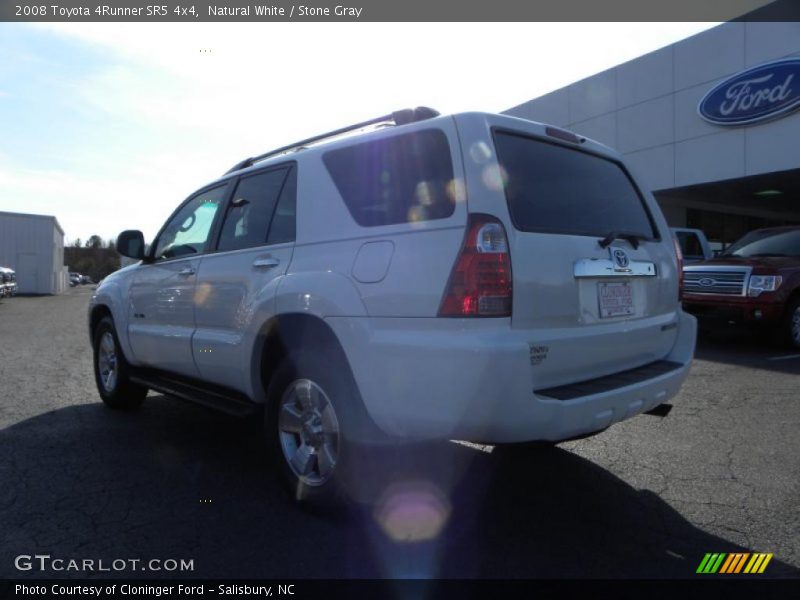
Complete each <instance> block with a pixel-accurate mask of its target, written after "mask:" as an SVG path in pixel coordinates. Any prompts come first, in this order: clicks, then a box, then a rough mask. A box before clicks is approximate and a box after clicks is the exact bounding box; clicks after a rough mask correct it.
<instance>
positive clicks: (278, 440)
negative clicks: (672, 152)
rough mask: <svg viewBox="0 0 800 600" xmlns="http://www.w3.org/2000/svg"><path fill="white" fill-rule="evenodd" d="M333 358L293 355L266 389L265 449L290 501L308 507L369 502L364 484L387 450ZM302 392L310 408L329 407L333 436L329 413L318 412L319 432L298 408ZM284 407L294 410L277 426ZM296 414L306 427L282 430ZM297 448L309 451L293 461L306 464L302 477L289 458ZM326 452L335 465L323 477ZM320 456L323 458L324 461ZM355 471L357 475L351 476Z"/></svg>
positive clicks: (344, 370) (318, 354)
mask: <svg viewBox="0 0 800 600" xmlns="http://www.w3.org/2000/svg"><path fill="white" fill-rule="evenodd" d="M335 356H337V353H336V352H326V351H324V350H319V351H317V352H310V351H297V352H293V353H291V354H290V355H289V356H288V357H286V358H285V359H284V360H283V361H282V362H281V364H280V366H279V367H278V369H277V370H276V371H275V373H274V374H273V376H272V378H271V380H270V382H269V386H268V390H267V407H266V410H265V411H264V417H265V421H264V431H265V437H266V443H267V446H268V450H269V452H270V455H271V457H272V459H273V462H274V463H275V465H276V467H277V469H278V471H279V472H280V475H281V479H282V481H283V483H284V484H285V486H286V489H287V491H288V492H289V494H290V495H291V497H292V498H293V499H294V500H295V501H297V502H298V503H299V504H301V505H302V506H304V507H307V508H337V509H338V508H344V507H347V506H353V505H357V504H362V503H364V502H369V499H370V492H371V490H366V489H364V486H365V484H367V485H368V484H369V482H370V480H371V478H370V476H369V472H370V471H371V468H370V467H371V465H370V462H371V458H373V457H374V456H375V455H376V452H381V451H385V450H386V448H387V447H390V446H391V441H390V440H389V439H388V438H387V437H386V436H385V435H384V434H383V433H382V432H380V431H379V430H378V429H377V427H376V426H375V425H374V423H373V422H372V420H371V419H370V418H369V416H368V414H367V412H366V409H365V408H364V405H363V403H362V400H361V396H360V395H359V393H358V388H357V386H356V384H355V381H354V380H353V377H352V374H351V373H350V369H349V367H348V365H347V364H343V363H344V360H343V359H342V358H339V359H338V360H336V359H333V357H335ZM306 389H308V390H309V393H311V395H312V396H314V397H315V398H316V400H314V401H313V402H312V404H314V405H315V406H317V407H319V406H320V405H322V406H328V405H329V406H330V409H332V411H333V414H334V416H335V423H336V425H337V427H338V431H337V434H336V435H335V436H334V435H333V434H332V433H330V432H331V429H332V428H331V427H329V426H326V423H328V425H329V424H330V423H329V422H330V412H329V409H325V410H322V411H320V415H319V417H320V418H319V419H318V423H319V426H318V427H317V429H322V430H323V431H322V432H319V431H316V432H315V431H314V427H313V422H314V419H315V414H314V412H313V410H314V409H308V407H303V409H302V410H301V409H300V407H301V404H303V402H301V401H300V400H301V396H303V393H304V391H305V390H306ZM320 392H321V394H320ZM323 395H324V398H322V397H321V396H323ZM295 398H296V399H297V402H294V399H295ZM285 405H289V406H290V407H293V409H294V412H293V413H292V415H291V416H289V415H287V416H285V417H284V421H283V422H282V421H281V412H282V409H283V407H284V406H285ZM297 414H299V415H300V417H299V422H303V423H305V425H304V426H303V427H306V429H303V430H302V431H301V432H291V431H288V430H286V429H284V428H283V427H284V426H285V425H286V423H287V421H288V422H289V423H291V424H292V425H293V426H296V422H295V421H294V419H298V417H297ZM307 439H312V440H313V444H306V443H305V440H307ZM334 440H335V441H334ZM317 445H318V446H317ZM302 446H305V447H306V448H307V449H309V450H307V451H306V452H305V455H301V458H299V459H298V461H297V463H299V464H300V465H303V466H307V461H308V462H311V466H310V467H308V470H309V472H308V473H307V474H306V475H305V476H303V475H301V474H299V472H298V469H297V467H296V466H295V467H293V466H292V463H291V459H290V455H292V456H293V455H295V454H300V451H299V449H300V447H302ZM331 448H334V449H335V451H336V452H335V466H334V467H333V468H332V469H331V470H330V471H329V472H328V473H327V475H326V474H325V473H324V471H328V469H327V468H323V467H327V466H329V464H330V457H331V456H332V455H333V453H332V452H330V450H331ZM293 449H294V450H295V452H294V453H293V452H292V450H293ZM309 451H310V452H311V453H310V455H309ZM323 453H325V456H327V457H328V458H326V459H325V460H323V459H322V455H323ZM365 457H367V460H364V458H365ZM297 463H295V464H297ZM361 467H365V468H364V469H361ZM301 470H302V469H301ZM317 471H319V476H318V473H317ZM359 473H360V474H361V475H362V477H355V476H356V474H359Z"/></svg>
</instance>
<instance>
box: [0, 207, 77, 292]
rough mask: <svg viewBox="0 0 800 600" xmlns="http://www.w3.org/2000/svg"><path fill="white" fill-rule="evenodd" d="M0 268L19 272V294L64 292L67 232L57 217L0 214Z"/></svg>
mask: <svg viewBox="0 0 800 600" xmlns="http://www.w3.org/2000/svg"><path fill="white" fill-rule="evenodd" d="M0 267H8V268H10V269H13V270H14V271H16V273H17V286H18V288H17V289H18V292H19V293H20V294H60V293H61V292H63V291H64V290H65V289H66V288H67V287H68V280H67V277H68V273H67V268H66V267H65V266H64V230H63V229H61V225H59V224H58V221H57V220H56V218H55V217H51V216H47V215H29V214H25V213H11V212H2V211H0Z"/></svg>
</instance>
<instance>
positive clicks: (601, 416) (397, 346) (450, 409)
mask: <svg viewBox="0 0 800 600" xmlns="http://www.w3.org/2000/svg"><path fill="white" fill-rule="evenodd" d="M414 321H418V322H417V323H416V325H417V326H418V327H419V329H418V330H414V329H411V328H410V327H413V326H414V325H415V324H414V323H413V322H414ZM439 321H442V320H439ZM328 322H329V324H330V325H331V327H332V328H333V330H334V332H335V333H336V334H337V336H338V337H339V340H340V341H341V343H342V345H343V347H344V349H345V352H346V354H347V356H348V357H349V359H350V366H351V368H352V370H353V375H354V377H355V380H356V383H357V384H358V387H359V390H360V392H361V396H362V399H363V401H364V405H365V407H366V409H367V412H368V413H369V414H370V416H371V417H372V419H373V420H374V421H375V423H376V424H377V425H378V427H380V428H381V429H382V430H383V431H385V432H386V433H388V434H390V435H393V436H399V437H404V438H415V439H432V438H444V439H464V440H472V441H482V442H487V443H502V442H521V441H532V440H550V441H558V440H564V439H568V438H572V437H577V436H580V435H584V434H587V433H592V432H594V431H599V430H602V429H605V428H607V427H608V426H610V425H612V424H614V423H617V422H619V421H622V420H624V419H627V418H630V417H633V416H635V415H637V414H639V413H642V412H645V411H647V410H650V409H651V408H653V407H654V406H657V405H658V404H661V403H663V402H665V401H666V400H667V399H669V398H671V397H672V396H674V395H675V394H677V392H678V390H679V389H680V386H681V384H682V383H683V381H684V379H685V378H686V376H687V374H688V372H689V367H690V364H691V360H692V356H693V353H694V346H695V339H696V330H697V325H696V320H695V319H694V317H692V316H691V315H687V314H685V313H683V312H678V322H677V330H678V331H677V335H676V338H675V343H674V345H673V347H672V349H671V350H670V352H669V353H668V355H667V356H664V357H663V360H664V361H669V362H671V363H677V365H675V366H674V368H671V369H669V370H667V371H665V372H663V373H661V374H653V373H651V374H653V376H652V377H650V376H648V377H645V378H644V379H641V378H638V379H636V380H629V381H630V382H629V383H627V384H626V383H625V382H622V381H620V385H619V386H618V387H616V386H614V387H612V388H611V389H608V386H606V388H602V387H600V388H591V389H589V390H587V394H586V395H583V396H577V397H575V396H574V395H573V397H571V398H570V399H564V400H560V399H557V398H553V397H548V396H545V395H544V394H543V393H542V392H541V391H540V392H539V393H537V392H535V391H534V390H541V388H542V387H543V386H537V385H536V384H535V382H533V385H532V380H531V347H530V344H529V339H528V335H529V334H527V333H525V332H516V331H510V330H509V328H507V327H506V328H502V327H498V320H492V319H487V320H486V321H484V322H481V323H476V322H475V321H473V322H471V323H470V324H469V326H468V327H465V326H459V322H458V320H451V321H450V323H449V324H448V326H447V327H445V328H442V329H436V330H433V331H432V328H431V320H430V319H419V320H416V319H363V318H347V317H337V318H330V319H328ZM424 322H426V323H424ZM425 324H427V327H426V328H423V326H424V325H425ZM582 379H586V378H583V377H581V376H580V374H579V373H576V376H575V382H579V381H581V380H582Z"/></svg>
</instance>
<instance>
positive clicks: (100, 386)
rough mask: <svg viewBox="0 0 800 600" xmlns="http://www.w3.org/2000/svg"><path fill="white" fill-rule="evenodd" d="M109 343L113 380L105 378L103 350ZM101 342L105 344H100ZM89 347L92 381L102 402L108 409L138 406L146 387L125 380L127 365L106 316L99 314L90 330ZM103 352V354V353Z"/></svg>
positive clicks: (143, 396) (107, 357)
mask: <svg viewBox="0 0 800 600" xmlns="http://www.w3.org/2000/svg"><path fill="white" fill-rule="evenodd" d="M111 343H113V369H114V371H115V372H114V376H113V381H111V380H110V379H109V377H108V374H107V373H108V366H109V363H108V360H109V356H108V354H107V351H108V350H109V347H110V344H111ZM104 344H105V347H101V346H102V345H104ZM92 347H93V349H94V361H93V366H94V380H95V383H96V384H97V391H98V392H99V393H100V398H102V399H103V403H104V404H105V405H106V406H108V407H109V408H113V409H117V410H130V409H134V408H137V407H139V406H140V405H141V404H142V402H143V401H144V398H145V396H147V388H146V387H143V386H141V385H138V384H136V383H133V382H131V381H130V379H129V374H130V366H129V365H128V363H127V361H126V360H125V356H124V355H123V353H122V350H121V348H120V345H119V339H118V338H117V332H116V330H115V329H114V321H113V320H112V319H111V317H110V316H106V317H103V318H102V319H100V322H99V323H98V324H97V327H95V330H94V337H93V343H92ZM104 354H105V355H104Z"/></svg>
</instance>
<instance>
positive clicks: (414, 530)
mask: <svg viewBox="0 0 800 600" xmlns="http://www.w3.org/2000/svg"><path fill="white" fill-rule="evenodd" d="M450 512H451V507H450V503H449V502H448V500H447V498H446V497H445V496H444V494H442V492H441V491H440V490H439V488H437V487H436V486H434V485H433V484H431V483H429V482H425V481H415V482H402V483H394V484H392V485H390V486H389V487H388V488H387V489H386V491H385V492H384V494H383V495H382V496H381V499H380V500H379V501H378V504H377V507H376V509H375V520H376V521H377V523H378V525H379V526H380V528H381V530H383V532H384V533H385V534H386V536H387V537H388V538H389V539H391V540H392V541H394V542H401V543H413V542H422V541H426V540H432V539H434V538H436V537H437V536H438V535H439V533H441V531H442V529H443V528H444V526H445V525H446V524H447V521H448V519H449V518H450Z"/></svg>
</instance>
